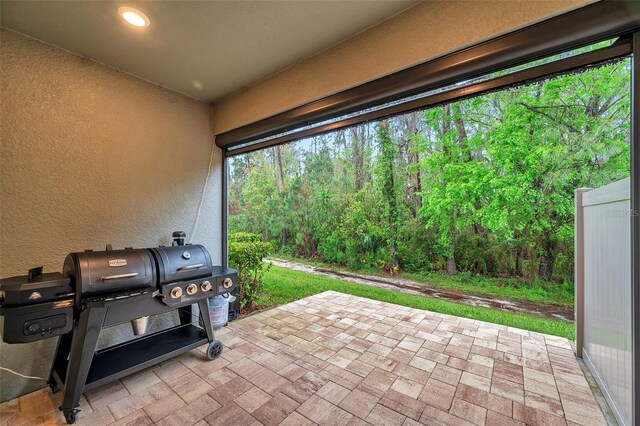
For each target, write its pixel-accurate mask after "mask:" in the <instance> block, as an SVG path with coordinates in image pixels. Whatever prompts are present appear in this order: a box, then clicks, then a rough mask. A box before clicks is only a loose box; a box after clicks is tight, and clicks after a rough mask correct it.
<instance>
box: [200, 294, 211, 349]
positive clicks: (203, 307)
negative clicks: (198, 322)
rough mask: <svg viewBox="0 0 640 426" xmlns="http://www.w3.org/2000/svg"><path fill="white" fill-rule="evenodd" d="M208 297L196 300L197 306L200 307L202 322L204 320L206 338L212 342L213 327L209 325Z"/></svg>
mask: <svg viewBox="0 0 640 426" xmlns="http://www.w3.org/2000/svg"><path fill="white" fill-rule="evenodd" d="M208 300H209V299H203V300H200V301H198V308H199V309H200V315H201V316H202V322H204V329H205V331H206V332H207V339H208V340H209V342H213V340H214V336H213V327H211V316H209V302H208Z"/></svg>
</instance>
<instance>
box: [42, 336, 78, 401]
mask: <svg viewBox="0 0 640 426" xmlns="http://www.w3.org/2000/svg"><path fill="white" fill-rule="evenodd" d="M72 336H73V332H69V333H67V334H63V335H62V336H60V339H59V340H58V345H57V346H56V354H55V356H54V358H53V364H52V365H51V372H50V373H49V380H47V384H48V385H49V387H50V388H51V391H52V392H53V393H57V392H58V391H59V390H60V385H61V383H58V380H57V379H56V374H57V376H58V377H59V378H60V379H62V380H63V379H64V377H62V376H61V375H60V371H62V368H61V367H64V366H66V365H67V359H68V358H69V351H70V350H71V338H72Z"/></svg>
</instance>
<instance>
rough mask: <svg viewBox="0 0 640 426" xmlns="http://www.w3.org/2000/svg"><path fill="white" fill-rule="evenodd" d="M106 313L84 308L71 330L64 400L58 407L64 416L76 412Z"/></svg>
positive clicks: (102, 308) (101, 308) (98, 308)
mask: <svg viewBox="0 0 640 426" xmlns="http://www.w3.org/2000/svg"><path fill="white" fill-rule="evenodd" d="M106 312H107V309H106V308H104V307H95V308H86V309H85V310H83V311H82V312H80V318H79V319H78V323H77V324H76V326H75V327H74V329H73V338H72V340H71V353H70V355H69V364H68V366H67V377H66V379H65V381H64V399H63V400H62V405H61V406H60V410H61V411H63V412H64V413H65V416H66V414H67V413H69V412H77V411H76V408H77V407H78V405H79V402H80V397H81V396H82V391H83V390H84V385H85V383H86V381H87V376H88V375H89V368H90V367H91V362H92V361H93V355H94V353H95V350H96V344H97V343H98V336H99V335H100V329H101V328H102V324H103V322H104V318H105V315H106Z"/></svg>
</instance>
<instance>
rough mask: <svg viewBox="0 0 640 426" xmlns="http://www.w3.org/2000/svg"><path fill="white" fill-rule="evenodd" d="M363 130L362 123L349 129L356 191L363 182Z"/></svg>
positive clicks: (360, 187)
mask: <svg viewBox="0 0 640 426" xmlns="http://www.w3.org/2000/svg"><path fill="white" fill-rule="evenodd" d="M364 130H365V127H364V125H361V126H354V127H352V128H351V129H350V133H351V151H352V156H353V172H354V181H355V182H354V183H355V190H356V192H357V191H360V190H361V189H362V185H363V183H364V141H365V135H364Z"/></svg>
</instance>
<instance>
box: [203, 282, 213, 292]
mask: <svg viewBox="0 0 640 426" xmlns="http://www.w3.org/2000/svg"><path fill="white" fill-rule="evenodd" d="M200 288H201V289H202V291H209V290H211V283H210V282H209V281H204V282H203V283H202V284H201V285H200Z"/></svg>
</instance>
